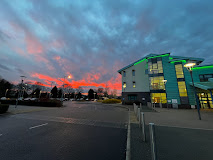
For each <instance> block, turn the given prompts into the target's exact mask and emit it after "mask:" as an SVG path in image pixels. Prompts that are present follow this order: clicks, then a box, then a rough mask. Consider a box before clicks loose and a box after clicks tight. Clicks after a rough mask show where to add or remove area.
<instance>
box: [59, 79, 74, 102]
mask: <svg viewBox="0 0 213 160" xmlns="http://www.w3.org/2000/svg"><path fill="white" fill-rule="evenodd" d="M66 77H67V78H68V79H71V78H72V76H70V75H69V76H64V82H63V90H62V93H61V101H63V94H64V93H63V92H64V85H65V78H66Z"/></svg>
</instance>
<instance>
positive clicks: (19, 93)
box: [15, 76, 27, 108]
mask: <svg viewBox="0 0 213 160" xmlns="http://www.w3.org/2000/svg"><path fill="white" fill-rule="evenodd" d="M20 77H21V89H20V91H19V92H18V97H17V99H16V106H15V108H16V107H17V105H18V100H19V97H20V96H21V92H22V89H23V88H22V87H23V82H24V79H25V78H27V77H25V76H20Z"/></svg>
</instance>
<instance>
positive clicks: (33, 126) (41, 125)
mask: <svg viewBox="0 0 213 160" xmlns="http://www.w3.org/2000/svg"><path fill="white" fill-rule="evenodd" d="M46 125H48V123H44V124H40V125H37V126H33V127H30V128H29V129H33V128H38V127H41V126H46Z"/></svg>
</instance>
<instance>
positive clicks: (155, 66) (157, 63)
mask: <svg viewBox="0 0 213 160" xmlns="http://www.w3.org/2000/svg"><path fill="white" fill-rule="evenodd" d="M148 70H149V74H157V73H163V66H162V60H161V59H158V60H157V59H156V58H153V59H152V60H151V61H149V62H148Z"/></svg>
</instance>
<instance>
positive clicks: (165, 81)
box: [163, 79, 169, 109]
mask: <svg viewBox="0 0 213 160" xmlns="http://www.w3.org/2000/svg"><path fill="white" fill-rule="evenodd" d="M163 83H164V86H165V91H166V83H167V80H166V79H164V80H163ZM166 107H167V109H169V106H168V99H167V98H166Z"/></svg>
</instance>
